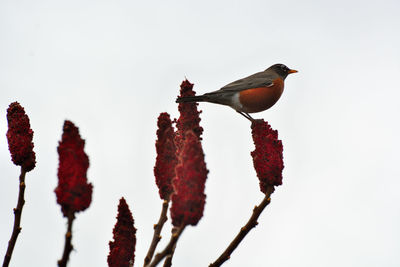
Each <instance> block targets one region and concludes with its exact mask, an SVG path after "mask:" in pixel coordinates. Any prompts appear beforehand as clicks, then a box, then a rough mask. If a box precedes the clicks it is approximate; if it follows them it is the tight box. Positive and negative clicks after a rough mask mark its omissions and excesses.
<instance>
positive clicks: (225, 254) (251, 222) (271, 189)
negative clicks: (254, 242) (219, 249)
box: [209, 186, 274, 267]
mask: <svg viewBox="0 0 400 267" xmlns="http://www.w3.org/2000/svg"><path fill="white" fill-rule="evenodd" d="M273 192H274V187H273V186H271V187H269V188H268V189H267V192H266V194H265V197H264V199H263V200H262V201H261V203H260V204H259V205H258V206H255V207H254V209H253V214H252V215H251V217H250V219H249V221H248V222H247V223H246V225H245V226H243V227H242V228H241V229H240V231H239V233H238V234H237V235H236V237H235V238H234V239H233V241H232V242H231V243H230V244H229V246H228V247H227V248H226V250H225V251H224V252H223V253H222V254H221V256H219V258H218V259H217V260H216V261H215V262H213V263H211V264H210V265H209V267H217V266H221V265H222V264H223V263H224V262H225V261H227V260H228V259H229V258H230V256H231V254H232V252H233V251H234V250H235V249H236V248H237V246H238V245H239V244H240V242H242V240H243V239H244V238H245V237H246V235H247V234H248V233H249V232H250V230H251V229H253V228H254V227H256V225H257V224H258V222H257V220H258V217H260V214H261V212H262V211H263V210H264V209H265V207H266V206H267V205H268V204H269V203H270V202H271V198H270V196H271V194H272V193H273Z"/></svg>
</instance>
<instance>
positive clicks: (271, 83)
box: [176, 64, 297, 121]
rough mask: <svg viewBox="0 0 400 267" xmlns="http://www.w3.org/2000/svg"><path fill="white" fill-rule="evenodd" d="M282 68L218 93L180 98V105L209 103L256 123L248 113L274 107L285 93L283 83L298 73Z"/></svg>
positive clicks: (233, 84) (267, 70)
mask: <svg viewBox="0 0 400 267" xmlns="http://www.w3.org/2000/svg"><path fill="white" fill-rule="evenodd" d="M296 72H297V70H292V69H289V68H288V67H286V66H285V65H283V64H275V65H272V66H271V67H269V68H268V69H266V70H265V71H262V72H257V73H255V74H253V75H250V76H248V77H246V78H243V79H240V80H237V81H234V82H232V83H230V84H227V85H225V86H224V87H222V88H221V89H219V90H217V91H213V92H210V93H206V94H204V95H199V96H185V97H178V98H177V99H176V102H177V103H185V102H210V103H216V104H221V105H226V106H230V107H231V108H233V109H234V110H236V111H237V112H239V113H240V114H241V115H243V116H244V117H246V118H247V119H249V120H250V121H253V120H254V119H253V118H252V117H251V116H250V115H249V113H256V112H260V111H264V110H267V109H269V108H270V107H272V106H273V105H274V104H275V103H276V102H277V101H278V100H279V98H280V97H281V95H282V93H283V87H284V81H285V79H286V77H287V76H288V75H289V74H291V73H296Z"/></svg>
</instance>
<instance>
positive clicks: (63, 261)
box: [58, 212, 75, 267]
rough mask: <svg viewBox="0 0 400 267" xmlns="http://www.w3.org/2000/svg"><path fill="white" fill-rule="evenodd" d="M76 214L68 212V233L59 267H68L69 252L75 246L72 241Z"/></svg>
mask: <svg viewBox="0 0 400 267" xmlns="http://www.w3.org/2000/svg"><path fill="white" fill-rule="evenodd" d="M74 219H75V215H74V213H73V212H69V213H68V227H67V233H66V234H65V244H64V252H63V255H62V258H61V259H60V260H59V261H58V266H59V267H66V266H67V262H68V260H69V254H70V253H71V251H72V250H73V248H74V247H73V246H72V243H71V240H72V223H73V222H74Z"/></svg>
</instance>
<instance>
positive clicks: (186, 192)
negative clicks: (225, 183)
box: [171, 131, 208, 226]
mask: <svg viewBox="0 0 400 267" xmlns="http://www.w3.org/2000/svg"><path fill="white" fill-rule="evenodd" d="M178 160H179V163H178V165H177V166H176V169H175V171H176V178H175V179H173V181H172V183H173V186H174V189H175V192H174V194H173V195H172V206H171V218H172V224H173V225H174V226H182V225H189V224H191V225H196V224H197V223H198V222H199V220H200V219H201V217H202V216H203V210H204V204H205V199H206V195H205V194H204V188H205V183H206V179H207V173H208V170H207V168H206V163H205V162H204V153H203V148H202V146H201V143H200V141H199V139H198V137H197V136H196V134H194V133H193V132H192V131H189V132H187V133H186V134H185V143H184V144H183V147H182V151H181V153H180V155H179V158H178Z"/></svg>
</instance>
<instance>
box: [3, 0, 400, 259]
mask: <svg viewBox="0 0 400 267" xmlns="http://www.w3.org/2000/svg"><path fill="white" fill-rule="evenodd" d="M399 11H400V2H399V1H396V0H393V1H385V0H383V1H340V0H339V1H291V0H286V1H218V2H217V1H76V0H72V1H50V0H49V1H45V0H38V1H22V0H17V1H15V0H14V1H11V0H5V1H1V2H0V113H2V114H3V115H0V169H1V180H2V183H1V184H2V185H1V187H0V196H1V201H0V251H1V259H2V258H3V255H4V253H5V250H6V246H7V242H8V239H9V237H10V234H11V229H12V223H13V214H12V209H13V208H14V207H15V204H16V201H17V191H18V174H19V168H18V167H16V166H14V165H13V164H12V163H11V160H10V155H9V152H8V146H7V141H6V137H5V133H6V130H7V122H6V109H7V107H8V105H9V104H10V103H11V102H13V101H19V102H20V103H21V105H22V106H24V107H25V110H26V112H27V114H28V115H29V117H30V120H31V125H32V128H33V130H34V132H35V134H34V143H35V152H36V155H37V167H36V168H35V169H34V170H33V171H32V172H31V173H28V174H27V178H26V179H27V182H26V183H27V189H26V195H25V197H26V205H25V207H24V212H23V217H22V227H23V229H22V233H21V235H20V236H19V239H18V242H17V245H16V248H15V251H14V255H13V258H12V262H11V265H12V266H55V265H56V261H57V259H59V258H60V256H61V253H62V248H63V242H64V234H65V227H66V225H65V224H66V220H65V219H64V218H63V217H62V214H61V211H60V207H59V206H58V205H57V204H56V200H55V194H54V193H53V190H54V188H55V186H56V184H57V176H56V173H57V166H58V155H57V152H56V147H57V145H58V141H59V140H60V138H61V130H62V125H63V121H64V120H65V119H69V120H72V121H73V122H74V123H75V124H76V125H77V126H78V127H79V128H80V132H81V135H82V137H83V138H84V139H86V148H85V150H86V152H87V154H88V155H89V158H90V163H91V164H90V169H89V173H88V177H89V180H90V182H92V183H93V185H94V195H93V202H92V205H91V206H90V208H89V209H88V210H86V211H85V212H83V213H81V214H78V216H77V219H76V221H75V224H74V236H73V244H74V246H75V249H76V250H75V251H74V252H73V253H72V254H71V260H70V265H69V266H77V267H80V266H81V267H86V266H107V263H106V257H107V254H108V251H109V248H108V242H109V240H111V238H112V228H113V226H114V224H115V216H116V213H117V205H118V200H119V198H120V197H122V196H124V197H125V198H126V199H127V202H128V204H129V206H130V208H131V210H132V213H133V216H134V219H135V226H136V228H137V229H138V231H137V246H136V264H135V266H141V265H142V262H143V258H144V256H145V253H146V251H147V248H148V246H149V242H150V239H151V235H152V225H153V224H154V223H155V222H156V220H157V219H158V216H159V211H160V208H161V201H160V200H159V198H158V193H157V188H156V186H155V183H154V176H153V166H154V162H155V147H154V142H155V132H156V118H157V117H158V114H159V113H160V112H164V111H167V112H169V113H170V114H171V115H172V117H176V116H178V111H177V106H176V104H175V103H174V100H175V97H176V95H177V94H178V89H179V85H180V83H181V82H182V80H183V79H184V77H185V76H186V77H187V78H188V79H189V80H190V81H191V82H192V83H194V84H195V90H196V91H197V92H198V93H205V92H207V91H212V90H216V89H218V88H220V87H222V86H223V85H225V84H227V83H229V82H231V81H233V80H236V79H239V78H242V77H244V76H247V75H249V74H252V73H254V72H257V71H261V70H264V69H266V68H267V67H269V66H270V65H272V64H274V63H284V64H286V65H288V66H289V67H290V68H294V69H298V70H299V73H297V74H295V75H291V76H289V77H288V78H287V80H286V88H285V92H284V95H283V96H282V98H281V100H280V101H279V102H278V103H277V104H276V105H275V106H274V107H273V108H272V109H270V110H268V111H265V112H263V113H259V114H255V115H254V117H257V118H265V119H266V120H268V121H269V122H270V123H271V125H272V126H273V128H275V129H278V130H279V137H280V138H281V139H282V140H283V144H284V160H285V169H284V180H283V182H284V184H283V186H281V187H279V188H277V189H276V192H275V193H274V194H273V196H272V202H271V205H270V206H269V207H267V209H266V210H265V211H264V213H263V214H262V215H261V217H260V220H259V225H258V226H257V228H256V229H254V230H253V231H252V232H250V234H249V235H248V237H247V238H246V239H245V240H244V242H243V243H242V244H241V245H240V246H239V248H238V249H237V250H236V251H235V252H234V254H233V256H232V258H231V260H229V261H228V262H227V263H225V265H224V266H231V267H234V266H256V267H258V266H260V267H261V266H270V267H289V266H296V267H297V266H304V267H314V266H315V267H320V266H328V267H330V266H335V267H336V266H343V267H344V266H346V267H347V266H351V267H352V266H362V267H370V266H371V267H372V266H386V267H391V266H400V254H399V251H400V230H399V225H400V209H399V203H400V194H399V189H398V188H399V186H400V180H399V178H400V171H399V168H398V165H399V153H398V151H399V148H400V141H399V138H398V137H399V136H400V127H399V124H398V116H399V114H400V107H399V97H400V93H399V90H400V81H399V76H400V49H399V47H400V35H399V33H400V17H399ZM200 108H201V109H202V110H203V113H202V115H201V118H202V121H201V125H202V126H203V127H204V134H203V139H204V141H203V148H204V152H205V154H206V163H207V167H208V169H209V170H210V173H209V176H208V180H207V185H206V194H207V203H206V207H205V214H204V217H203V219H202V220H201V221H200V223H199V225H198V226H197V227H189V228H188V229H187V230H185V232H184V234H183V236H182V239H181V240H180V242H179V244H178V247H177V249H176V255H175V257H174V266H194V267H196V266H208V264H209V263H210V262H212V261H213V260H215V259H216V258H217V256H218V255H219V254H220V253H221V252H222V251H223V250H224V249H225V247H226V246H227V244H228V243H229V242H230V240H231V239H232V238H233V236H234V235H235V234H236V233H237V231H238V230H239V228H240V227H241V226H242V225H243V224H244V223H245V222H246V221H247V219H248V218H249V216H250V213H251V210H252V208H253V206H254V205H256V204H257V203H259V202H260V201H261V200H262V198H263V195H262V193H261V192H260V191H259V188H258V179H257V178H256V174H255V171H254V169H253V166H252V159H251V157H250V151H252V150H253V144H252V140H251V136H250V126H249V122H248V121H246V120H245V119H244V118H242V117H241V116H240V115H238V114H236V112H234V111H233V110H231V109H229V108H226V107H221V106H217V105H213V104H207V103H204V104H203V103H202V104H201V105H200ZM167 224H168V223H167ZM168 231H169V227H167V228H166V231H165V232H164V233H163V236H164V237H167V236H169V233H168ZM162 244H164V243H162Z"/></svg>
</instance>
